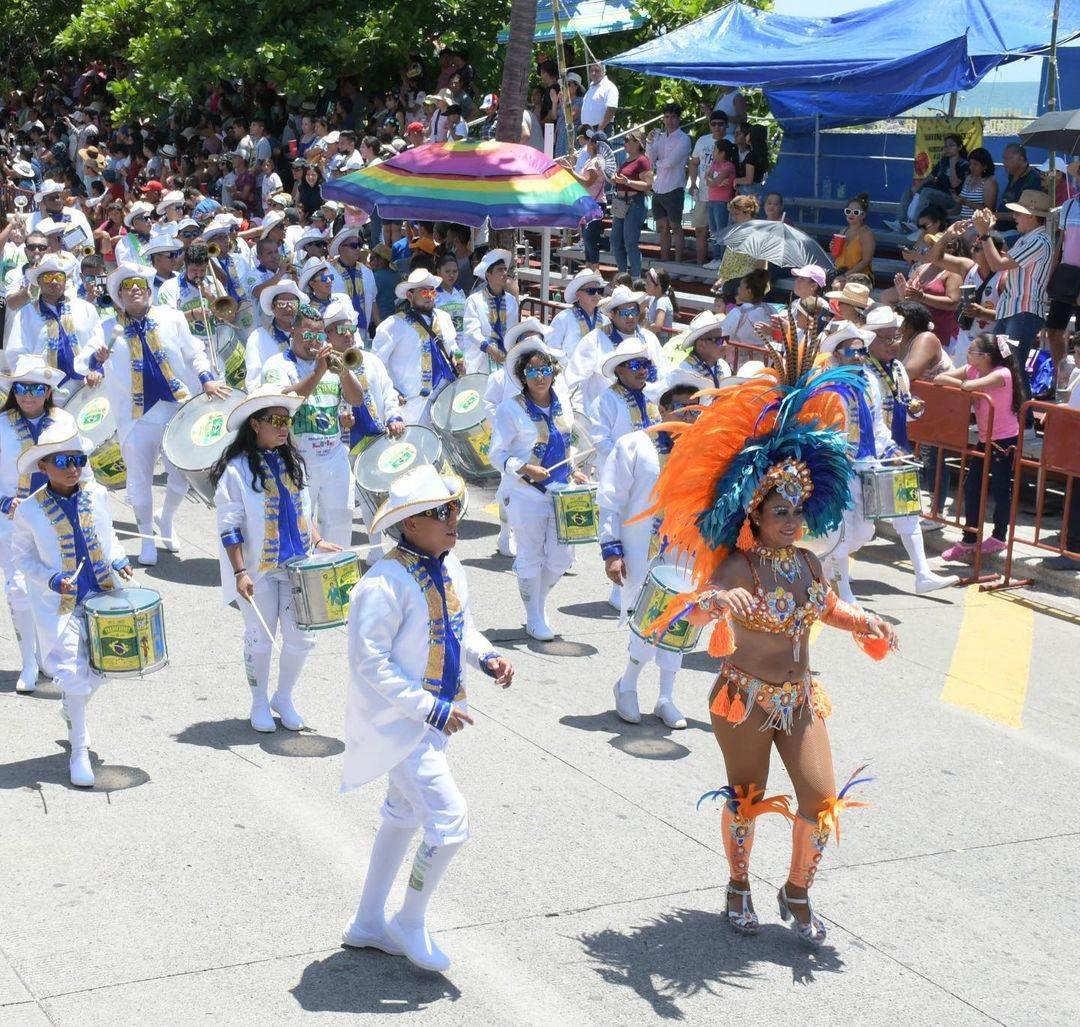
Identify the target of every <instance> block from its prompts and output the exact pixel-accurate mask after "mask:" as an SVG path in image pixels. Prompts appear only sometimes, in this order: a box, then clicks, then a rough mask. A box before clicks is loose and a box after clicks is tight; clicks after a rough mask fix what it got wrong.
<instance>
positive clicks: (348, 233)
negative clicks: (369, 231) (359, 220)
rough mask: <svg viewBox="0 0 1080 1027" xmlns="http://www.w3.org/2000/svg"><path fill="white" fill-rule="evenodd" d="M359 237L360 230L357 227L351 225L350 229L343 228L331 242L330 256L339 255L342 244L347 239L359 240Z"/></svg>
mask: <svg viewBox="0 0 1080 1027" xmlns="http://www.w3.org/2000/svg"><path fill="white" fill-rule="evenodd" d="M359 235H360V229H359V227H358V226H357V225H350V226H349V227H348V228H343V229H342V230H341V231H340V232H338V234H337V235H335V236H334V238H333V239H331V240H330V256H331V257H336V256H337V255H338V251H339V250H340V249H341V244H342V243H343V242H345V240H346V239H352V238H358V237H359Z"/></svg>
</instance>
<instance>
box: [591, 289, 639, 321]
mask: <svg viewBox="0 0 1080 1027" xmlns="http://www.w3.org/2000/svg"><path fill="white" fill-rule="evenodd" d="M643 299H645V293H643V292H633V291H632V290H630V289H628V288H627V287H626V286H625V285H618V286H616V287H615V289H614V291H613V292H612V293H611V295H610V296H608V297H606V298H604V299H602V300H601V301H600V309H601V310H602V311H603V312H604V313H605V314H610V313H611V312H612V311H613V310H618V309H619V307H626V306H629V305H630V304H631V303H640V302H641V301H642V300H643Z"/></svg>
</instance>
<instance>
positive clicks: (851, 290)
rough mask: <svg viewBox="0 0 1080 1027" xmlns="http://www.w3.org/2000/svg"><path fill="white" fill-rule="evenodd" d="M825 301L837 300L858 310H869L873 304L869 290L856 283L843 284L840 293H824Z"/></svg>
mask: <svg viewBox="0 0 1080 1027" xmlns="http://www.w3.org/2000/svg"><path fill="white" fill-rule="evenodd" d="M825 299H827V300H839V301H840V302H841V303H847V304H848V305H849V306H852V307H858V308H859V310H867V309H869V308H870V306H871V305H872V304H873V302H874V301H873V300H872V299H871V298H870V290H869V289H868V288H867V287H866V286H865V285H860V284H859V283H858V282H845V283H844V288H843V290H842V291H841V292H827V293H825Z"/></svg>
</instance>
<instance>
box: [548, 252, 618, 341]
mask: <svg viewBox="0 0 1080 1027" xmlns="http://www.w3.org/2000/svg"><path fill="white" fill-rule="evenodd" d="M604 288H605V283H604V277H603V275H601V274H600V272H599V271H593V270H592V269H590V268H587V267H586V268H582V269H581V270H580V271H579V272H578V273H577V274H576V275H574V277H573V278H571V279H570V281H569V282H567V283H566V288H565V290H563V299H564V300H565V301H566V302H567V303H569V304H570V307H569V309H568V310H560V311H559V312H558V313H557V314H556V315H555V316H554V317H553V318H552V319H551V336H550V340H549V341H550V342H551V345H552V346H554V347H555V349H558V350H561V351H562V352H563V353H565V354H566V359H567V360H568V361H569V360H572V359H573V357H574V350H576V349H577V344H578V343H579V342H581V340H582V339H583V338H585V336H586V335H588V334H589V332H591V331H593V330H594V329H596V328H597V327H601V326H603V325H605V324H606V323H607V318H606V317H605V316H604V313H603V312H602V311H601V310H600V309H599V307H600V299H601V297H602V296H603V295H604Z"/></svg>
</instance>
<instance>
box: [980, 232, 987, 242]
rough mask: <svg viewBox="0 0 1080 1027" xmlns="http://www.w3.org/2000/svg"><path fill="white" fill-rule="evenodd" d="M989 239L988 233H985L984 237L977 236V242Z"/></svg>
mask: <svg viewBox="0 0 1080 1027" xmlns="http://www.w3.org/2000/svg"><path fill="white" fill-rule="evenodd" d="M989 238H990V233H989V232H987V233H986V235H980V236H978V240H979V242H986V240H987V239H989Z"/></svg>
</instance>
